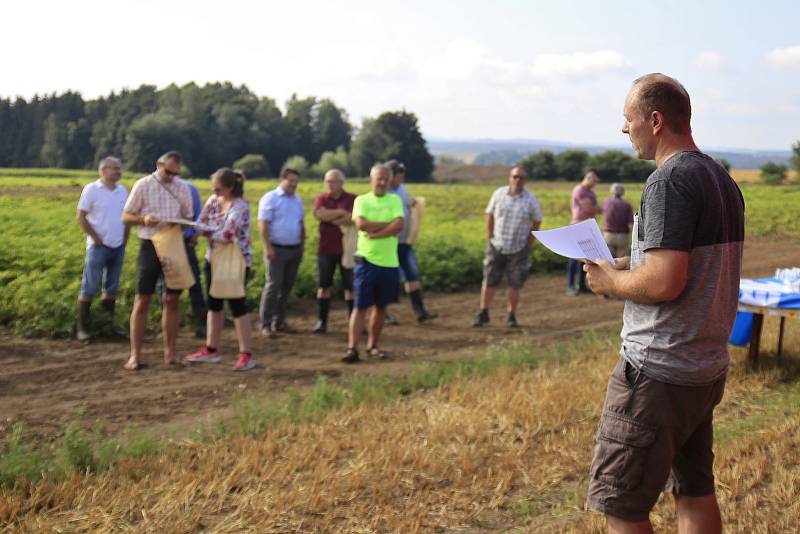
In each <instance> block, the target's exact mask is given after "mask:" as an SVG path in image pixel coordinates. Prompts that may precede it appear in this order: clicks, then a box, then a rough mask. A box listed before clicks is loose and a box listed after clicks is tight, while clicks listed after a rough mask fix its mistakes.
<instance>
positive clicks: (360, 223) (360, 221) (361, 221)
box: [356, 216, 391, 233]
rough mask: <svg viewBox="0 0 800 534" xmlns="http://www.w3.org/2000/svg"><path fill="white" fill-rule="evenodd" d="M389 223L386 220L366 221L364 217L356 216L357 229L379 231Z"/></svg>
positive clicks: (369, 231)
mask: <svg viewBox="0 0 800 534" xmlns="http://www.w3.org/2000/svg"><path fill="white" fill-rule="evenodd" d="M390 224H391V223H388V222H374V221H368V220H366V219H365V218H364V217H361V216H358V217H356V228H357V229H358V230H363V231H364V232H367V233H371V232H380V231H381V230H383V229H384V228H386V227H387V226H389V225H390Z"/></svg>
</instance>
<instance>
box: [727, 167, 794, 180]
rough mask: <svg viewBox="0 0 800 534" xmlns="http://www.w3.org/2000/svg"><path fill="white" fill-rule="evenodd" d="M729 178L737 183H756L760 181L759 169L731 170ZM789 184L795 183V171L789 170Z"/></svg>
mask: <svg viewBox="0 0 800 534" xmlns="http://www.w3.org/2000/svg"><path fill="white" fill-rule="evenodd" d="M731 176H732V177H733V179H734V180H736V181H737V182H748V183H758V182H760V181H761V171H760V170H759V169H732V170H731ZM787 178H788V180H789V181H790V182H796V181H797V171H793V170H790V171H789V173H788V176H787Z"/></svg>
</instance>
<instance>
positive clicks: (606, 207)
mask: <svg viewBox="0 0 800 534" xmlns="http://www.w3.org/2000/svg"><path fill="white" fill-rule="evenodd" d="M599 181H600V178H599V177H598V176H597V174H596V173H595V172H594V171H589V172H588V173H586V175H585V176H584V177H583V180H581V183H579V184H578V185H576V186H575V187H574V188H573V189H572V196H571V198H570V208H571V210H572V218H571V219H570V224H576V223H579V222H583V221H586V220H589V219H593V218H595V217H596V216H598V215H602V216H603V237H605V240H606V244H607V245H608V248H609V250H610V251H611V255H612V256H613V257H615V258H622V257H624V256H627V255H628V253H629V252H630V237H631V227H632V226H633V207H632V206H631V204H630V202H628V201H627V200H625V199H624V198H622V197H623V195H624V194H625V186H623V185H622V184H620V183H614V184H611V189H610V193H611V195H612V196H610V197H607V198H606V199H605V200H604V201H603V204H602V205H599V204H598V202H597V195H596V194H595V192H594V188H595V186H596V185H597V183H598V182H599ZM581 293H591V290H590V289H589V288H588V287H587V286H586V273H585V272H584V271H583V262H581V261H580V260H575V259H572V258H570V259H569V260H568V261H567V295H572V296H576V295H579V294H581Z"/></svg>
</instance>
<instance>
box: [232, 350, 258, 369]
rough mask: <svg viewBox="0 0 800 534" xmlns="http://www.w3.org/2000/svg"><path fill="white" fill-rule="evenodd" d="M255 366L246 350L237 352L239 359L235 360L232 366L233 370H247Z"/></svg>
mask: <svg viewBox="0 0 800 534" xmlns="http://www.w3.org/2000/svg"><path fill="white" fill-rule="evenodd" d="M255 366H256V362H254V361H253V358H251V357H250V355H249V354H247V353H246V352H240V353H239V359H238V360H236V365H234V366H233V370H234V371H249V370H250V369H252V368H253V367H255Z"/></svg>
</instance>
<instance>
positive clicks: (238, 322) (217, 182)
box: [186, 167, 255, 371]
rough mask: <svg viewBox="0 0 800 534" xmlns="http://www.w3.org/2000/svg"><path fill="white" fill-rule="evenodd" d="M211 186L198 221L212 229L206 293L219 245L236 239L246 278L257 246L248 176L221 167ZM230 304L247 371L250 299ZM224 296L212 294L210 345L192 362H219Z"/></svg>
mask: <svg viewBox="0 0 800 534" xmlns="http://www.w3.org/2000/svg"><path fill="white" fill-rule="evenodd" d="M211 188H212V190H213V191H214V194H213V195H211V197H210V198H209V199H208V200H207V201H206V205H205V206H204V207H203V211H202V212H201V213H200V218H199V219H198V221H197V222H199V223H201V224H202V225H205V226H206V227H210V228H213V229H214V230H212V231H204V232H203V234H202V235H204V236H205V237H207V238H208V252H207V253H206V262H205V275H206V276H205V279H206V292H208V290H209V288H210V287H211V277H212V275H213V273H212V271H211V251H212V250H213V248H214V246H215V244H216V245H218V244H220V243H230V242H234V243H236V245H237V246H238V247H239V250H241V251H242V255H243V256H244V259H245V262H246V264H247V274H246V276H245V280H247V279H248V278H249V275H250V267H251V266H252V263H253V248H252V243H251V242H250V205H249V204H248V203H247V201H246V200H245V199H244V198H243V197H244V175H242V174H241V173H239V172H236V171H233V170H231V169H228V168H224V167H223V168H222V169H219V170H218V171H217V172H215V173H214V174H213V175H211ZM227 300H228V307H229V308H230V310H231V313H232V314H233V322H234V325H235V326H236V337H237V338H238V340H239V357H238V358H237V361H236V365H235V366H234V367H233V369H234V370H235V371H247V370H249V369H252V368H253V367H255V362H253V359H252V353H251V352H250V341H251V331H252V329H251V325H250V316H249V315H248V313H247V301H246V298H244V297H243V298H238V299H227ZM222 305H223V300H222V299H216V298H214V297H212V296H211V295H210V294H209V295H208V319H207V321H208V328H207V331H208V334H207V336H206V344H205V345H204V346H203V347H201V348H200V350H198V351H197V352H195V353H194V354H190V355H189V356H187V357H186V360H187V361H189V362H207V363H219V362H220V361H221V358H220V355H219V350H218V347H219V340H220V335H221V334H222V325H223V317H222Z"/></svg>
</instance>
